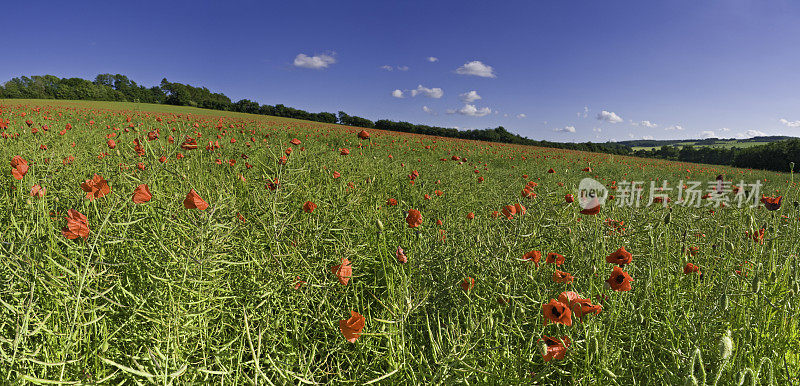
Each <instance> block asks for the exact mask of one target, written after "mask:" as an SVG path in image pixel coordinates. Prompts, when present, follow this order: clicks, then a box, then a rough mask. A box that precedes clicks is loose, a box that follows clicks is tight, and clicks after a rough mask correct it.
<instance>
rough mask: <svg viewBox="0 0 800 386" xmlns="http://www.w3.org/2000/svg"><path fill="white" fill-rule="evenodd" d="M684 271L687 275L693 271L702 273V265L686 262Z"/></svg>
mask: <svg viewBox="0 0 800 386" xmlns="http://www.w3.org/2000/svg"><path fill="white" fill-rule="evenodd" d="M683 273H684V274H686V275H688V274H692V273H697V274H698V275H702V272H700V267H698V266H696V265H694V264H692V263H686V266H684V267H683Z"/></svg>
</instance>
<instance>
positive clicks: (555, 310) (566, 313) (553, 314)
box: [542, 299, 572, 326]
mask: <svg viewBox="0 0 800 386" xmlns="http://www.w3.org/2000/svg"><path fill="white" fill-rule="evenodd" d="M542 312H543V313H544V318H545V319H544V325H545V326H546V325H547V323H548V322H552V323H558V324H563V325H565V326H571V325H572V311H570V310H569V307H568V306H567V305H566V304H564V303H561V302H559V301H558V300H555V299H550V302H549V303H547V304H543V305H542Z"/></svg>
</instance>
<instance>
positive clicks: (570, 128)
mask: <svg viewBox="0 0 800 386" xmlns="http://www.w3.org/2000/svg"><path fill="white" fill-rule="evenodd" d="M553 131H555V132H562V133H574V132H575V126H564V127H559V128H556V129H553Z"/></svg>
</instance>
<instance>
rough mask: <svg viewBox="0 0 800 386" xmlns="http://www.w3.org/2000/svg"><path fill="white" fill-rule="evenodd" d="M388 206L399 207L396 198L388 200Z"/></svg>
mask: <svg viewBox="0 0 800 386" xmlns="http://www.w3.org/2000/svg"><path fill="white" fill-rule="evenodd" d="M386 205H387V206H397V200H395V199H394V198H390V199H388V200H386Z"/></svg>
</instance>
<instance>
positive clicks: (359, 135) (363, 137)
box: [358, 130, 369, 140]
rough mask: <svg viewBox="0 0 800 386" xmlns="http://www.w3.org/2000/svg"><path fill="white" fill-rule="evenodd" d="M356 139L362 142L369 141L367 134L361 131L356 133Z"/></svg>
mask: <svg viewBox="0 0 800 386" xmlns="http://www.w3.org/2000/svg"><path fill="white" fill-rule="evenodd" d="M358 138H361V139H363V140H367V139H369V133H368V132H367V131H366V130H361V131H359V132H358Z"/></svg>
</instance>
